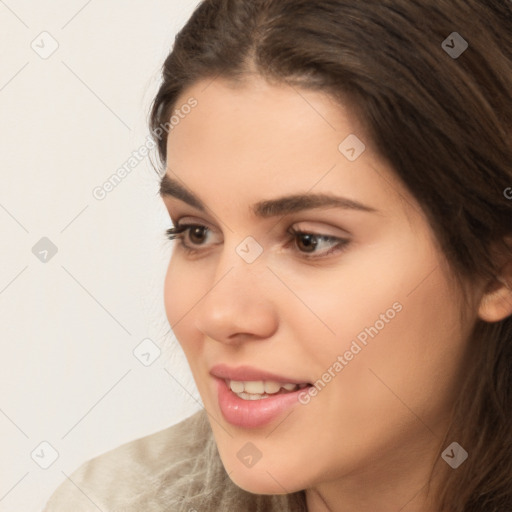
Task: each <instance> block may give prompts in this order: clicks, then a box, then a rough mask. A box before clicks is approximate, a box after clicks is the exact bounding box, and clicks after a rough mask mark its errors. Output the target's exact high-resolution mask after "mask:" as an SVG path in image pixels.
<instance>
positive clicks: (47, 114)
mask: <svg viewBox="0 0 512 512" xmlns="http://www.w3.org/2000/svg"><path fill="white" fill-rule="evenodd" d="M197 4H198V0H146V1H142V0H137V1H134V2H123V1H122V0H89V1H87V0H67V1H64V0H49V1H41V2H34V1H32V2H29V1H23V0H5V1H0V33H1V36H0V37H1V40H2V44H1V45H0V136H1V148H2V151H1V154H0V178H1V179H0V230H1V235H2V237H1V242H0V244H1V245H0V329H1V336H2V338H1V339H2V343H1V352H2V354H1V357H0V374H1V386H0V440H1V441H0V442H1V457H0V511H2V512H20V511H21V510H23V511H24V512H33V511H40V510H41V509H42V508H43V506H44V504H45V502H46V500H47V499H48V498H49V496H50V495H51V494H52V492H53V491H54V490H55V488H56V487H57V486H58V484H59V483H60V482H62V481H63V480H64V479H65V478H66V475H68V476H69V475H70V474H71V473H72V471H73V470H75V469H76V468H77V467H78V466H79V465H81V464H82V463H83V462H85V461H86V460H88V459H90V458H92V457H94V456H96V455H99V454H101V453H104V452H105V451H107V450H109V449H112V448H114V447H116V446H119V445H120V444H123V443H125V442H128V441H131V440H133V439H136V438H138V437H142V436H145V435H149V434H151V433H153V432H156V431H158V430H161V429H164V428H166V427H169V426H171V425H172V424H175V423H177V422H178V421H181V420H182V419H184V418H186V417H187V416H189V415H190V414H193V413H194V412H195V411H197V410H199V409H200V407H201V403H200V398H199V396H198V394H197V391H196V389H195V385H194V383H193V379H192V377H191V375H190V372H189V370H188V366H187V364H186V360H185V358H184V356H183V353H182V352H181V349H180V348H179V347H178V346H177V342H176V340H175V338H174V336H173V334H172V332H169V324H168V322H167V318H166V317H165V310H164V306H163V280H164V276H165V271H166V267H167V264H168V261H169V257H170V254H171V248H172V245H171V242H170V241H168V240H166V238H165V235H164V231H165V229H166V228H168V227H169V226H170V220H169V217H168V214H167V212H166V210H165V208H164V205H163V203H162V201H161V200H160V199H159V197H158V195H157V190H158V188H157V186H158V175H157V173H156V172H155V171H154V170H153V168H152V166H151V163H150V161H149V158H148V157H146V158H145V159H144V160H143V161H142V162H140V163H139V164H138V165H137V166H136V167H135V168H134V169H133V170H132V171H131V172H130V173H129V174H128V175H127V176H126V178H125V179H124V180H123V181H122V182H121V183H120V184H119V185H118V186H117V187H116V188H115V189H114V190H113V191H112V192H110V193H109V194H107V196H106V197H105V199H103V200H98V199H96V198H95V197H94V196H93V194H92V191H93V189H94V188H95V187H98V186H101V185H102V184H103V183H104V182H105V181H107V180H108V179H109V178H110V176H111V175H112V174H114V173H115V172H116V170H117V169H118V168H119V167H121V166H122V165H123V164H124V163H125V162H126V161H127V160H128V158H130V156H131V155H132V152H133V151H136V150H137V149H138V148H140V147H141V146H143V145H144V143H145V142H146V141H147V139H146V137H147V136H148V135H149V130H148V128H147V122H146V121H147V115H148V111H149V105H150V102H151V100H152V98H153V96H154V94H155V93H156V91H157V88H158V85H159V83H160V68H161V65H162V63H163V61H164V60H165V57H166V56H167V54H168V52H169V50H170V49H171V46H172V43H173V41H174V36H175V34H176V32H177V31H178V30H179V29H180V28H181V27H182V26H183V24H184V23H185V22H186V20H187V19H188V17H189V16H190V14H191V13H192V12H193V10H194V8H195V6H196V5H197ZM42 32H48V33H49V34H50V36H48V35H42V36H41V35H40V34H41V33H42ZM54 41H56V43H55V42H54ZM52 44H53V45H56V44H58V48H57V50H56V51H55V52H54V53H53V54H52V55H50V56H49V57H47V58H43V57H42V56H41V55H40V53H38V52H41V53H43V56H45V55H44V51H49V50H51V46H52ZM33 46H35V47H36V48H40V50H37V51H36V50H34V49H33ZM153 153H154V150H153ZM43 237H46V238H48V239H49V240H51V242H52V243H53V244H54V245H55V246H56V247H57V251H58V252H57V253H56V254H55V255H54V256H53V257H51V258H48V261H46V262H43V261H41V260H40V259H39V258H38V257H36V255H35V254H34V253H33V252H32V248H33V247H34V246H35V245H36V244H37V243H38V242H39V241H40V240H41V239H42V238H43ZM147 338H149V339H150V340H152V342H153V343H154V345H155V346H157V347H159V348H161V350H162V353H161V355H160V357H158V358H157V359H156V360H155V361H154V362H153V363H152V364H151V365H150V366H145V365H144V364H143V363H141V361H139V360H138V359H137V358H136V357H135V355H134V353H133V351H134V349H135V348H136V347H137V346H138V345H139V343H141V341H142V340H144V339H147ZM146 343H147V342H146ZM146 359H147V357H146ZM41 443H45V444H42V445H41ZM46 443H49V444H46ZM49 445H51V447H50V446H49ZM53 450H55V451H56V452H57V453H58V458H57V459H56V460H55V461H54V462H53V463H52V464H51V465H50V466H49V467H48V468H47V469H43V468H42V467H41V465H45V464H47V463H48V462H50V461H51V460H52V458H53V454H54V452H53Z"/></svg>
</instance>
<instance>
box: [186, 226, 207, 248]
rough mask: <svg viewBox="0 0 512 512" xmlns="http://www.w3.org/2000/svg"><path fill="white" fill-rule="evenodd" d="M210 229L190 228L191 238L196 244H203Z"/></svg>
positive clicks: (201, 227)
mask: <svg viewBox="0 0 512 512" xmlns="http://www.w3.org/2000/svg"><path fill="white" fill-rule="evenodd" d="M207 230H208V228H207V227H206V226H193V227H191V228H189V238H190V240H191V242H192V243H194V244H201V243H202V242H204V237H205V235H206V231H207Z"/></svg>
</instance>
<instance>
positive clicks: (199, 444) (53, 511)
mask: <svg viewBox="0 0 512 512" xmlns="http://www.w3.org/2000/svg"><path fill="white" fill-rule="evenodd" d="M98 510H100V511H102V512H163V511H165V512H307V507H306V500H305V494H304V492H303V491H301V492H298V493H294V494H288V495H276V496H264V495H256V494H251V493H248V492H246V491H244V490H242V489H240V488H239V487H238V486H237V485H235V484H234V483H233V482H232V481H231V480H230V478H229V477H228V475H227V473H226V471H225V469H224V466H223V465H222V461H221V459H220V456H219V453H218V451H217V445H216V443H215V439H214V437H213V433H212V430H211V427H210V423H209V421H208V417H207V415H206V412H205V411H204V410H201V411H199V412H197V413H195V414H194V415H193V416H190V417H189V418H186V419H185V420H183V421H181V422H180V423H178V424H176V425H173V426H172V427H169V428H166V429H164V430H161V431H159V432H156V433H155V434H151V435H149V436H146V437H142V438H140V439H137V440H135V441H131V442H129V443H126V444H123V445H121V446H119V447H117V448H114V449H113V450H110V451H109V452H107V453H104V454H103V455H99V456H98V457H95V458H94V459H91V460H89V461H87V462H86V463H84V464H83V465H82V466H80V467H79V468H78V469H77V470H76V471H75V472H74V473H73V474H72V475H71V476H70V477H69V479H66V480H65V481H64V482H63V483H62V484H61V485H60V486H59V487H58V488H57V490H56V491H55V492H54V494H53V495H52V497H51V498H50V500H49V501H48V503H47V504H46V507H45V509H44V511H43V512H70V511H73V512H98Z"/></svg>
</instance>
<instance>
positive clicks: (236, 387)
mask: <svg viewBox="0 0 512 512" xmlns="http://www.w3.org/2000/svg"><path fill="white" fill-rule="evenodd" d="M224 381H225V383H226V386H227V387H228V388H229V389H230V390H231V391H232V392H233V393H234V394H235V395H236V396H238V397H239V398H241V399H242V400H263V399H266V398H270V397H272V396H276V395H284V394H288V393H293V392H294V391H297V390H300V389H304V388H305V387H308V386H311V384H309V383H301V384H294V383H292V382H287V383H282V382H277V381H275V380H266V381H263V380H249V381H239V380H230V379H225V380H224Z"/></svg>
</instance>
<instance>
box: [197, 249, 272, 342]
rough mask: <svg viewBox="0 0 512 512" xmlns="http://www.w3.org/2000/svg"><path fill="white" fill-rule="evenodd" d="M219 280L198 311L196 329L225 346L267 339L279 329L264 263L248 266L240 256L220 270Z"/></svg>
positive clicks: (214, 283)
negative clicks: (226, 344)
mask: <svg viewBox="0 0 512 512" xmlns="http://www.w3.org/2000/svg"><path fill="white" fill-rule="evenodd" d="M216 270H217V271H216V274H215V280H214V281H213V282H212V283H211V284H210V286H209V288H208V290H207V291H206V292H205V293H206V294H205V296H204V297H203V299H202V300H201V301H200V302H199V303H198V304H197V306H196V308H194V314H195V324H194V325H195V327H196V328H197V329H198V330H199V331H201V332H202V333H203V334H204V335H205V336H207V337H208V338H210V339H212V340H216V341H218V342H221V343H228V344H238V343H240V342H242V341H249V340H258V339H265V338H269V337H270V336H272V335H273V334H274V333H275V331H276V330H277V327H278V317H277V311H276V307H275V306H276V304H275V293H273V292H272V291H271V289H270V284H271V279H270V278H271V277H272V274H271V272H270V271H269V270H268V269H267V268H266V266H265V263H264V262H263V261H259V262H253V263H250V264H249V263H246V262H245V261H244V260H242V259H241V258H240V257H239V256H238V255H236V254H235V255H234V257H231V258H229V262H228V261H225V263H224V264H223V265H222V266H218V267H217V269H216Z"/></svg>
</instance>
